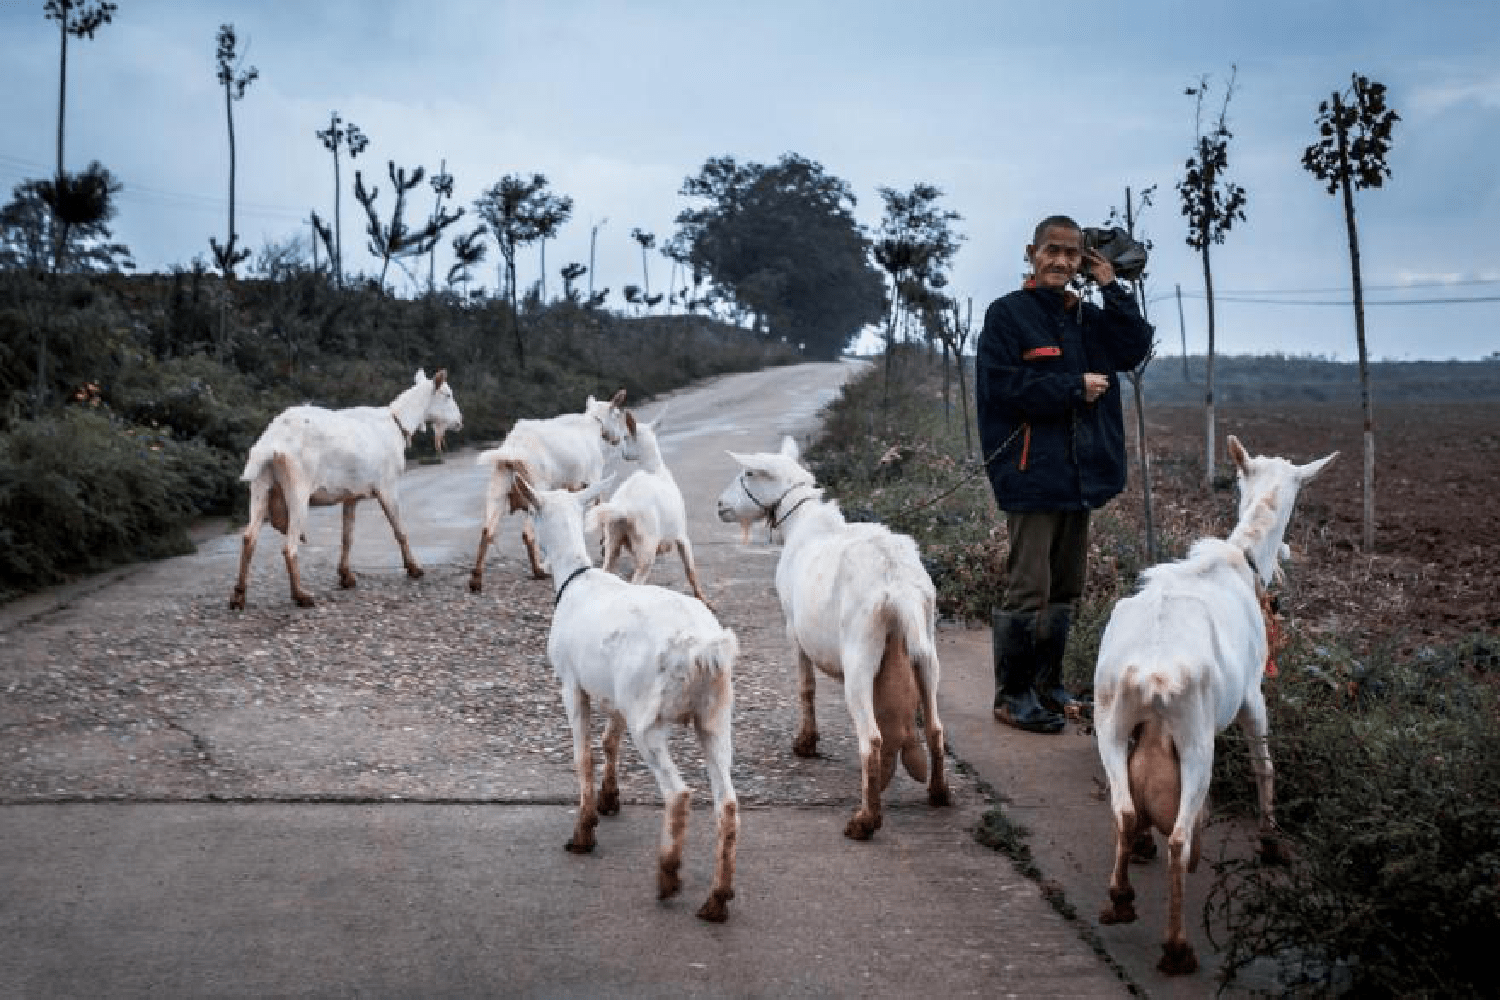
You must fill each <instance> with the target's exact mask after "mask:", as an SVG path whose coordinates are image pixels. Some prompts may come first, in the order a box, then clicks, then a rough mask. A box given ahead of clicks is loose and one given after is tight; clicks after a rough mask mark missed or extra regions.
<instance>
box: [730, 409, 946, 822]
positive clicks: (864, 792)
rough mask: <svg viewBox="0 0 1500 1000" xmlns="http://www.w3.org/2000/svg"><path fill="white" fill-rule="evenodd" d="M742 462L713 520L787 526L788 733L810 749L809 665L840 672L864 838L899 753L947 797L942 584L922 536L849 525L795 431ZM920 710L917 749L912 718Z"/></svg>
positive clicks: (932, 790) (934, 800) (814, 739)
mask: <svg viewBox="0 0 1500 1000" xmlns="http://www.w3.org/2000/svg"><path fill="white" fill-rule="evenodd" d="M729 455H730V457H731V458H733V459H734V460H735V461H736V462H738V463H739V465H740V472H739V474H738V475H737V476H735V478H734V479H733V480H731V481H730V483H729V485H728V486H727V487H726V488H725V490H724V492H723V493H722V494H721V495H720V497H719V504H718V509H719V519H720V520H721V521H724V522H726V523H738V524H740V525H741V526H744V525H747V524H749V523H753V522H754V521H757V520H765V521H767V522H769V524H770V526H771V527H772V528H773V529H776V530H779V531H781V533H782V536H783V539H784V542H783V546H782V551H781V559H780V561H779V562H778V563H777V566H776V594H777V596H778V597H779V598H780V600H781V610H782V613H783V614H784V615H785V617H786V630H787V638H788V639H789V640H790V643H791V646H792V650H793V652H794V653H795V655H796V657H797V670H798V677H799V688H800V690H799V696H800V702H801V715H802V720H801V726H800V728H799V730H798V733H797V738H796V740H795V742H794V743H793V744H792V752H793V753H795V754H797V756H799V757H814V756H817V744H818V726H817V717H816V714H815V711H814V706H813V699H814V696H815V694H816V679H815V677H816V674H815V671H816V670H821V671H823V673H825V674H827V675H828V676H830V677H833V678H835V679H841V680H842V681H843V682H844V699H845V702H846V703H847V705H848V706H849V715H850V717H851V718H852V719H853V722H854V730H855V733H856V734H857V736H858V738H859V756H860V806H859V809H858V810H857V811H856V812H855V814H854V816H853V817H852V818H851V819H850V820H849V823H848V825H847V826H846V827H845V828H844V835H845V836H846V837H850V838H852V839H854V840H868V839H869V838H870V837H871V836H873V835H874V833H875V831H876V830H877V829H879V827H880V825H881V803H880V797H881V793H882V792H884V791H885V789H886V788H887V787H888V786H889V785H890V781H891V777H892V776H893V775H894V774H895V770H896V760H897V758H898V757H899V758H900V760H901V763H902V764H903V766H904V767H905V768H906V772H907V773H908V774H910V775H911V776H912V777H913V778H915V779H916V780H917V781H925V782H927V801H928V802H929V803H930V804H931V805H934V806H943V805H947V804H948V801H949V793H948V783H947V779H946V777H945V775H944V771H943V765H944V759H943V757H944V751H943V724H942V721H941V720H940V719H939V717H938V706H937V690H938V672H939V667H938V658H937V642H936V636H935V629H936V623H937V611H936V608H937V595H936V591H935V590H934V588H933V586H932V580H931V578H929V577H928V575H927V570H926V569H924V568H923V566H922V560H921V556H920V555H919V553H918V551H917V545H916V543H915V542H914V541H912V539H911V538H909V537H907V536H906V535H898V534H894V533H893V532H891V531H890V530H889V529H887V528H886V527H884V526H883V525H879V524H850V523H848V522H846V521H845V520H844V516H843V514H841V513H840V512H839V509H838V505H837V504H834V503H831V502H825V501H824V500H823V499H822V495H823V491H822V490H820V489H818V488H817V486H816V485H814V483H813V477H812V473H810V472H808V471H807V470H806V469H805V468H803V467H802V466H801V465H800V464H798V462H797V458H798V451H797V445H796V442H794V441H793V440H792V439H791V438H789V437H788V438H786V439H784V440H783V441H782V445H781V451H780V452H779V453H771V452H763V453H759V454H754V455H738V454H735V453H734V452H730V453H729ZM918 709H920V711H921V714H922V721H923V727H924V735H925V737H926V744H927V756H926V758H925V759H924V757H923V755H922V749H921V747H920V746H919V745H918V743H917V738H916V731H915V726H914V721H915V716H916V713H917V711H918Z"/></svg>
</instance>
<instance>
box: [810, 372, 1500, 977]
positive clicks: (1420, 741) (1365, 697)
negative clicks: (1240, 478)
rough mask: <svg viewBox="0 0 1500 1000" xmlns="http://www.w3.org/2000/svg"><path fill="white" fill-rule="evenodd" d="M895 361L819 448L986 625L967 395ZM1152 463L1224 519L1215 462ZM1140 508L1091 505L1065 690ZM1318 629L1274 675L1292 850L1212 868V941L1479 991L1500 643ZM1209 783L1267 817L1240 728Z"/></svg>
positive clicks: (862, 391) (964, 616)
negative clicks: (1208, 486) (890, 374)
mask: <svg viewBox="0 0 1500 1000" xmlns="http://www.w3.org/2000/svg"><path fill="white" fill-rule="evenodd" d="M893 362H894V369H895V372H896V377H895V378H893V379H892V380H891V382H890V386H891V388H890V389H889V392H888V391H887V388H886V382H885V380H884V378H883V377H882V375H881V373H880V372H879V370H878V369H872V372H871V374H870V375H868V376H867V377H865V378H863V379H861V380H859V381H856V382H851V383H850V384H849V385H847V386H846V388H845V389H844V391H843V393H842V395H841V396H840V398H839V399H838V400H836V401H835V403H833V404H832V405H831V407H830V408H829V411H828V413H827V414H826V417H827V420H826V424H825V434H824V436H823V437H822V438H821V439H820V440H818V441H817V442H816V443H815V444H814V445H813V446H812V447H811V448H810V449H808V451H807V457H808V461H809V463H810V464H811V466H812V469H813V471H814V473H815V474H816V475H817V477H818V481H819V483H820V484H821V485H823V486H824V487H825V489H826V490H827V493H828V495H829V496H831V497H833V498H836V499H838V500H839V502H840V504H841V506H842V508H843V510H844V512H845V514H846V515H847V516H849V517H850V518H851V519H866V520H879V521H883V522H885V523H887V524H889V525H890V526H891V527H893V528H895V529H896V530H899V531H902V532H905V533H908V534H910V535H912V536H913V537H914V538H916V540H917V542H918V543H919V545H920V546H921V548H922V551H923V554H924V560H925V562H926V564H927V568H928V571H929V572H930V573H931V575H932V577H933V581H934V583H935V584H936V585H937V589H938V605H939V612H940V614H941V615H943V616H945V617H947V618H950V619H954V620H957V621H976V622H981V623H982V622H983V621H985V620H986V619H987V617H988V613H989V608H990V607H991V606H992V605H993V604H996V603H998V598H999V596H1000V594H1001V592H1002V591H1003V589H1004V585H1005V579H1004V562H1003V559H1004V554H1005V545H1006V538H1005V527H1004V522H1003V518H1002V517H1001V516H1000V514H999V512H998V511H996V509H995V507H994V502H993V500H992V498H991V495H990V492H989V486H988V483H987V482H986V480H985V478H984V476H983V475H982V474H981V473H979V471H978V468H979V467H978V461H977V456H976V455H974V454H973V453H972V452H971V450H970V449H971V446H970V445H969V443H968V442H967V440H966V438H965V434H964V429H963V417H962V413H961V409H960V401H959V400H958V399H957V398H949V399H946V400H945V398H944V388H943V387H944V385H945V384H948V383H949V382H950V380H951V379H952V378H953V373H951V372H949V373H945V372H944V371H943V367H942V366H943V362H942V361H941V360H940V359H938V358H936V357H934V356H932V355H930V354H926V353H924V352H919V351H915V350H913V351H907V352H901V353H899V354H898V355H897V356H896V357H895V358H894V359H893ZM1265 363H1269V362H1265ZM945 375H946V377H945ZM969 377H972V375H970V376H969ZM951 395H952V394H950V396H951ZM1129 423H1130V421H1129V420H1127V424H1129ZM1133 447H1134V444H1133V442H1132V448H1133ZM1153 462H1154V464H1155V469H1156V473H1155V476H1156V480H1157V483H1156V489H1157V490H1158V491H1160V492H1161V493H1162V494H1164V495H1167V496H1169V497H1173V498H1175V497H1178V496H1195V495H1196V496H1197V500H1196V502H1195V503H1193V504H1189V505H1186V506H1195V507H1203V506H1205V505H1207V506H1210V507H1213V508H1215V509H1216V510H1218V509H1220V508H1222V509H1223V510H1224V511H1225V512H1226V516H1227V511H1229V510H1230V509H1231V508H1232V500H1231V499H1230V497H1231V496H1232V490H1231V489H1230V488H1229V484H1228V482H1227V481H1222V482H1220V483H1218V484H1217V485H1218V488H1216V490H1215V492H1214V495H1212V496H1210V497H1207V498H1204V497H1203V496H1202V482H1203V469H1202V456H1201V455H1193V456H1175V455H1166V456H1160V460H1158V458H1156V457H1154V458H1153ZM1134 475H1135V474H1134V471H1132V477H1134ZM937 497H941V499H938V500H937V501H936V502H933V500H934V498H937ZM1139 506H1140V496H1139V493H1138V487H1135V486H1133V487H1132V490H1131V491H1128V492H1127V493H1126V494H1125V495H1123V496H1122V497H1121V498H1120V499H1119V500H1117V501H1116V502H1114V503H1112V504H1110V505H1109V506H1108V507H1106V508H1105V509H1104V510H1102V511H1099V512H1098V513H1097V514H1096V515H1095V518H1094V525H1093V531H1092V543H1091V545H1092V551H1091V553H1090V559H1089V582H1088V587H1087V590H1086V592H1085V597H1084V599H1083V602H1082V606H1081V607H1080V609H1079V614H1078V621H1077V625H1076V626H1075V631H1074V633H1073V636H1072V638H1071V641H1070V644H1069V649H1068V657H1067V661H1066V663H1065V666H1064V675H1065V678H1066V681H1067V683H1068V684H1069V685H1070V686H1073V687H1077V688H1087V687H1089V686H1090V685H1091V683H1092V679H1093V661H1094V657H1095V654H1096V652H1097V649H1098V641H1099V635H1100V633H1101V632H1102V630H1103V626H1104V624H1105V621H1106V620H1107V619H1108V615H1109V611H1110V609H1111V608H1112V607H1113V605H1114V602H1115V601H1116V600H1117V599H1118V598H1120V597H1122V596H1124V595H1126V594H1128V593H1130V592H1131V591H1132V590H1133V588H1134V586H1135V580H1136V577H1137V575H1138V574H1139V573H1140V571H1141V570H1142V569H1144V568H1145V567H1146V565H1147V562H1146V560H1145V557H1144V551H1145V546H1144V533H1143V531H1142V529H1141V524H1140V518H1139V516H1138V510H1139ZM1157 509H1158V510H1159V511H1163V512H1164V513H1163V514H1161V515H1160V518H1159V519H1160V523H1159V524H1158V545H1159V546H1160V548H1161V550H1162V553H1163V556H1164V557H1165V558H1177V557H1180V556H1182V555H1184V554H1185V553H1186V551H1187V547H1188V545H1189V544H1190V543H1191V541H1192V540H1193V539H1194V538H1196V537H1197V536H1198V535H1199V534H1201V533H1202V532H1203V522H1202V519H1201V517H1196V516H1194V515H1193V514H1191V513H1189V512H1188V511H1187V510H1185V506H1184V505H1183V504H1174V503H1164V504H1159V505H1158V508H1157ZM1210 530H1212V529H1210ZM1307 624H1309V623H1304V622H1299V621H1297V620H1295V619H1294V620H1290V621H1287V622H1286V623H1285V634H1286V637H1287V640H1288V642H1287V645H1286V648H1285V649H1284V650H1283V651H1282V653H1281V655H1280V656H1279V658H1278V660H1279V664H1280V670H1279V676H1278V677H1277V678H1276V679H1275V680H1268V681H1267V682H1266V693H1267V701H1268V703H1269V708H1270V714H1271V741H1272V752H1273V755H1274V757H1275V766H1276V780H1277V802H1278V809H1277V812H1278V816H1279V818H1280V821H1281V824H1282V826H1283V827H1284V829H1285V831H1286V833H1287V834H1288V836H1289V837H1290V838H1291V841H1292V843H1293V847H1294V852H1295V860H1294V862H1293V863H1292V864H1290V865H1289V866H1286V867H1275V868H1272V867H1262V866H1260V865H1259V864H1258V863H1256V862H1254V861H1251V860H1244V861H1230V862H1224V863H1221V864H1219V865H1217V866H1216V872H1217V880H1216V883H1215V888H1214V891H1213V894H1212V897H1211V899H1210V903H1209V912H1206V913H1205V914H1204V915H1203V917H1204V919H1205V921H1206V922H1207V923H1208V925H1209V926H1210V927H1220V928H1224V929H1225V930H1224V931H1222V932H1220V934H1221V938H1220V939H1219V940H1217V941H1216V945H1217V946H1218V947H1219V948H1220V949H1221V950H1222V951H1223V952H1224V954H1225V955H1226V956H1227V959H1228V963H1229V966H1230V967H1231V968H1233V969H1241V968H1244V967H1246V966H1248V965H1249V964H1250V963H1252V962H1254V961H1257V960H1263V959H1264V958H1265V957H1267V956H1270V957H1271V958H1272V959H1273V960H1274V961H1276V962H1278V963H1279V964H1280V966H1281V970H1280V975H1281V982H1283V983H1285V984H1288V985H1294V986H1295V987H1296V988H1297V989H1298V990H1299V991H1302V992H1304V993H1312V994H1325V995H1356V996H1377V997H1379V996H1389V997H1394V996H1405V997H1410V996H1427V997H1439V996H1442V997H1459V996H1480V995H1484V994H1485V993H1486V992H1487V991H1488V989H1489V984H1490V983H1492V982H1493V975H1492V973H1491V970H1490V967H1489V964H1488V957H1487V950H1486V944H1487V942H1489V941H1493V940H1495V939H1496V935H1497V933H1500V743H1497V741H1496V740H1495V739H1494V733H1495V729H1496V722H1497V721H1500V698H1497V687H1496V683H1497V678H1500V636H1496V635H1494V634H1476V635H1466V636H1462V635H1461V636H1454V637H1452V638H1450V639H1446V640H1443V641H1442V642H1440V643H1438V644H1433V643H1430V642H1427V643H1423V642H1413V641H1410V640H1411V637H1410V636H1406V635H1403V634H1401V632H1400V625H1399V623H1397V624H1393V626H1392V628H1391V629H1390V630H1388V631H1386V632H1385V633H1384V634H1383V635H1382V636H1381V637H1380V638H1379V639H1377V640H1375V641H1374V642H1370V641H1367V640H1363V639H1362V640H1361V641H1359V642H1358V643H1356V642H1354V641H1350V642H1348V643H1344V642H1341V641H1339V640H1338V638H1337V635H1334V636H1330V635H1329V634H1328V633H1326V632H1315V631H1313V630H1312V629H1310V628H1307V629H1304V626H1305V625H1307ZM1213 788H1214V793H1213V794H1214V815H1215V816H1216V817H1228V816H1236V815H1250V814H1253V812H1254V809H1255V802H1254V798H1255V791H1254V784H1253V781H1252V779H1251V770H1250V766H1249V762H1248V759H1247V757H1246V755H1245V749H1244V746H1243V744H1242V742H1241V741H1240V739H1239V737H1238V733H1237V730H1235V729H1234V728H1233V727H1231V729H1230V731H1228V732H1227V733H1226V734H1224V735H1223V736H1221V737H1220V739H1219V745H1218V749H1217V755H1216V762H1215V774H1214V786H1213ZM1210 916H1212V918H1213V919H1212V921H1209V920H1208V918H1209V917H1210ZM1226 938H1227V939H1226Z"/></svg>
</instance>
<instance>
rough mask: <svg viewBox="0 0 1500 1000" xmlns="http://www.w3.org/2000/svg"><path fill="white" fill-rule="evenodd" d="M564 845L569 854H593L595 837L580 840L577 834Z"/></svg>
mask: <svg viewBox="0 0 1500 1000" xmlns="http://www.w3.org/2000/svg"><path fill="white" fill-rule="evenodd" d="M563 847H564V848H565V849H566V850H567V852H568V853H569V854H593V853H594V838H592V837H590V838H589V839H588V840H580V839H579V838H578V837H577V836H576V835H575V836H574V837H573V839H571V840H569V841H568V842H567V843H566V844H564V845H563Z"/></svg>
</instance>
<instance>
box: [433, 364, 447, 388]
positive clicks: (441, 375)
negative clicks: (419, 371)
mask: <svg viewBox="0 0 1500 1000" xmlns="http://www.w3.org/2000/svg"><path fill="white" fill-rule="evenodd" d="M446 381H448V369H446V368H439V369H438V370H437V374H436V375H434V376H432V387H433V388H434V389H441V388H442V387H443V383H444V382H446Z"/></svg>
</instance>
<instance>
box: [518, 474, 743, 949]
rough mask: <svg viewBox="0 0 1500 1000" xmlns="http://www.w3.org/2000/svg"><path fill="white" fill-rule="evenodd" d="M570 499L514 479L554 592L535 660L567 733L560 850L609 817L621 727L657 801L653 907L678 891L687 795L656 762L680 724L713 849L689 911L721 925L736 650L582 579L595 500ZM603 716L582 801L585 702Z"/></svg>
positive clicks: (673, 606) (704, 626)
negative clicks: (598, 749) (704, 891)
mask: <svg viewBox="0 0 1500 1000" xmlns="http://www.w3.org/2000/svg"><path fill="white" fill-rule="evenodd" d="M605 485H606V484H605V483H596V484H594V485H593V486H592V487H590V488H589V489H587V490H584V491H582V492H580V493H570V492H568V491H566V490H550V491H536V490H533V489H532V488H531V485H530V484H529V483H528V482H527V481H526V479H524V478H517V479H516V484H515V486H516V490H517V492H518V493H519V495H520V497H521V498H522V499H523V501H524V502H525V503H526V504H527V506H528V507H530V508H531V509H532V510H533V511H535V513H536V530H537V537H538V540H539V542H540V544H541V548H542V552H543V554H544V555H545V557H546V559H547V562H548V563H549V564H550V565H551V566H552V569H553V579H554V581H556V592H555V593H556V599H555V601H554V607H553V612H552V631H551V633H550V634H549V635H548V637H547V658H548V659H549V660H550V661H551V662H552V669H553V670H555V671H556V672H557V678H558V680H559V681H560V682H561V684H562V698H563V707H564V708H565V709H566V710H567V713H568V722H569V724H570V725H571V726H572V729H573V759H574V762H575V764H576V765H577V769H578V785H579V800H578V822H577V825H576V827H575V828H574V830H573V836H572V839H570V840H569V841H568V843H567V845H566V846H567V849H568V850H569V851H572V852H574V853H575V854H581V853H587V852H589V851H592V850H593V849H594V828H595V827H596V826H597V825H598V824H599V814H600V813H605V814H610V813H615V812H618V811H619V808H620V791H619V780H618V771H617V769H618V762H619V752H620V737H621V735H622V733H623V732H624V730H625V728H626V727H629V729H630V738H631V741H632V742H633V743H634V744H635V746H636V749H637V750H639V751H640V754H641V756H642V757H644V758H645V761H646V766H647V767H649V768H650V769H651V773H652V775H653V776H654V777H655V778H656V783H657V786H658V787H659V788H660V789H661V794H662V799H663V805H664V807H665V813H664V816H663V819H662V834H661V847H660V855H659V858H658V861H659V872H658V876H657V888H658V898H661V899H666V898H667V897H669V896H674V895H676V894H677V891H678V890H679V889H680V888H681V886H682V880H681V878H680V877H679V875H678V869H679V868H680V867H681V865H682V847H683V841H684V838H685V836H686V833H687V820H688V797H689V793H688V789H687V786H686V784H684V783H683V780H682V775H681V774H680V773H679V772H678V770H677V766H676V765H675V764H674V763H673V762H672V758H671V755H670V754H669V752H668V747H667V736H668V733H669V731H670V728H671V727H672V726H674V725H681V724H685V723H687V722H691V723H692V725H693V728H694V730H695V731H696V732H697V735H698V743H699V745H700V746H701V747H702V749H703V759H704V762H705V764H706V765H707V767H708V777H709V781H710V783H711V784H712V786H713V796H714V812H715V814H716V815H717V817H718V837H717V841H716V847H715V851H714V880H713V888H712V890H711V891H710V893H709V897H708V900H707V901H706V902H705V903H704V904H703V906H702V908H701V909H699V911H698V916H700V917H702V918H703V919H704V920H711V921H715V922H718V921H722V920H725V919H726V918H727V917H728V916H729V910H728V903H729V900H731V899H733V898H734V887H733V884H734V862H735V844H736V841H737V839H738V837H739V804H738V800H737V799H736V798H735V794H734V786H733V785H732V784H731V783H730V779H729V768H730V762H731V759H732V747H731V742H730V715H731V710H732V708H733V704H734V688H733V684H732V679H731V675H732V672H733V668H734V660H735V657H736V656H737V655H738V653H739V642H738V640H736V638H735V635H734V633H733V632H731V631H729V630H728V629H726V628H724V627H723V626H721V625H720V624H719V622H718V620H717V619H715V618H714V615H713V612H711V611H709V610H708V608H707V607H706V606H705V605H704V604H703V603H702V602H701V601H696V600H693V599H692V598H691V597H688V596H687V595H686V594H679V593H677V592H676V591H672V590H667V589H665V588H663V587H653V586H649V585H636V584H630V583H626V582H625V581H624V580H621V579H620V578H619V577H617V576H615V575H614V574H612V573H606V572H604V571H603V570H598V569H594V568H593V567H592V564H591V563H590V561H589V556H588V550H587V548H586V545H585V542H584V530H583V510H584V507H585V505H586V504H587V503H588V502H589V501H590V500H592V499H593V498H594V497H595V496H596V495H598V493H599V492H600V491H601V490H602V489H603V487H604V486H605ZM595 699H597V700H598V702H599V706H600V708H601V709H603V710H604V711H606V712H608V713H609V722H608V725H607V726H606V728H605V733H604V781H603V784H602V786H601V788H600V793H599V802H598V805H597V806H596V805H595V798H594V760H593V750H592V746H591V744H590V740H589V714H590V709H591V707H592V704H593V702H594V700H595Z"/></svg>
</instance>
